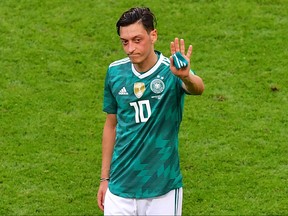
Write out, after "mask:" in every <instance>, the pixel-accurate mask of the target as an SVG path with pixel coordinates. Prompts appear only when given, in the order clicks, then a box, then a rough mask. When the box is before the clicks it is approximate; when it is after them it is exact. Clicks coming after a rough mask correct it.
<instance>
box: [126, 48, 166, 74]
mask: <svg viewBox="0 0 288 216" xmlns="http://www.w3.org/2000/svg"><path fill="white" fill-rule="evenodd" d="M155 52H156V54H157V55H159V58H158V60H157V62H156V64H155V65H154V66H153V67H152V68H151V69H150V70H148V71H146V72H145V73H139V72H138V71H137V70H136V69H135V67H134V65H133V64H131V67H132V71H133V73H134V74H135V76H137V77H138V78H140V79H144V78H145V77H148V76H150V75H151V74H153V73H154V72H155V71H156V70H157V69H158V67H159V66H160V65H161V62H162V61H163V59H164V56H163V55H162V53H160V52H158V51H155Z"/></svg>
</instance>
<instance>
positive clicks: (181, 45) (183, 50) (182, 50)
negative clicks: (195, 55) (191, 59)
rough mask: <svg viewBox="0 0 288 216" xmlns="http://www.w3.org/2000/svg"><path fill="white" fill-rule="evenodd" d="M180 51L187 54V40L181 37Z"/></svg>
mask: <svg viewBox="0 0 288 216" xmlns="http://www.w3.org/2000/svg"><path fill="white" fill-rule="evenodd" d="M180 51H181V53H182V54H183V55H185V42H184V40H183V39H180Z"/></svg>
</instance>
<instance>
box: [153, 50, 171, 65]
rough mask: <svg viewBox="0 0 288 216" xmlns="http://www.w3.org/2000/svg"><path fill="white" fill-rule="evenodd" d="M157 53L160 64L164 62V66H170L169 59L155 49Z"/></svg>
mask: <svg viewBox="0 0 288 216" xmlns="http://www.w3.org/2000/svg"><path fill="white" fill-rule="evenodd" d="M155 52H156V53H157V55H158V56H159V61H160V62H161V64H164V65H165V66H168V67H170V59H169V58H168V57H166V56H164V55H163V54H162V53H161V52H159V51H156V50H155Z"/></svg>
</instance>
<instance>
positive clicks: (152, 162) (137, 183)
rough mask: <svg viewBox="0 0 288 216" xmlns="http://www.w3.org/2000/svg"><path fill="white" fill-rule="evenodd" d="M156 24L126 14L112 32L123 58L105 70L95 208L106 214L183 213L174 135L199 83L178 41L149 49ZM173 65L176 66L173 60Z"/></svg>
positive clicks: (145, 15) (146, 13)
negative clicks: (180, 62) (165, 48)
mask: <svg viewBox="0 0 288 216" xmlns="http://www.w3.org/2000/svg"><path fill="white" fill-rule="evenodd" d="M155 23H156V19H155V17H154V15H153V13H152V12H151V11H150V9H149V8H131V9H130V10H128V11H126V12H124V13H123V15H122V16H121V17H120V19H119V20H118V22H117V24H116V27H117V33H118V35H119V36H120V40H121V42H122V46H123V49H124V51H125V53H126V54H127V56H128V57H127V58H124V59H121V60H118V61H115V62H113V63H112V64H110V66H109V68H108V71H107V75H106V80H105V89H104V105H103V110H104V112H106V113H107V117H106V122H105V124H104V129H103V139H102V170H101V178H100V187H99V190H98V195H97V197H98V206H99V208H100V209H101V210H104V214H105V215H181V211H182V193H183V192H182V175H181V173H180V166H179V157H178V132H179V127H180V122H181V120H182V111H183V103H184V95H185V94H189V95H191V94H194V95H200V94H202V92H203V91H204V84H203V82H202V79H201V78H200V77H199V76H196V75H195V74H194V73H193V72H192V71H191V70H190V56H191V54H192V46H191V45H190V46H189V48H188V51H187V53H185V44H184V40H182V39H181V40H180V41H179V39H178V38H175V40H174V41H173V42H171V44H170V49H171V54H172V55H173V54H174V53H176V52H180V53H181V54H182V56H183V57H184V58H185V60H186V61H187V62H188V65H187V66H185V67H182V68H180V69H177V68H176V67H175V64H174V60H173V57H172V56H171V57H170V59H169V58H166V57H164V56H163V55H162V54H161V53H160V52H159V51H155V50H154V44H155V42H156V41H157V30H156V29H155V28H154V25H155ZM175 63H176V62H175Z"/></svg>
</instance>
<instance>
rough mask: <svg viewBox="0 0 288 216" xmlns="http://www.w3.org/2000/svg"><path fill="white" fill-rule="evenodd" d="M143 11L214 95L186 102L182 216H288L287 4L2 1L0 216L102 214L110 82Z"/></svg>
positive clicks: (254, 0)
mask: <svg viewBox="0 0 288 216" xmlns="http://www.w3.org/2000/svg"><path fill="white" fill-rule="evenodd" d="M128 2H129V3H128ZM138 5H140V6H141V5H145V6H149V7H150V8H151V9H152V10H153V11H154V13H155V14H156V16H157V18H158V26H157V29H158V33H159V40H158V43H157V45H156V48H157V49H158V50H161V51H162V52H163V53H164V54H165V55H169V43H170V41H171V40H173V38H174V37H176V36H177V37H181V38H184V39H185V40H186V42H190V43H192V44H193V47H194V49H193V51H194V53H193V57H192V67H193V69H194V70H195V71H196V73H197V74H198V75H199V76H201V77H202V78H203V80H204V82H205V86H206V90H205V93H204V94H203V95H202V96H201V97H186V101H185V113H184V118H183V119H184V120H183V122H182V126H181V132H180V143H181V145H180V157H181V166H182V172H183V175H184V184H185V186H184V206H183V215H287V214H288V205H287V203H288V187H287V185H288V157H287V155H288V148H287V144H288V90H287V85H288V76H287V72H288V64H287V59H288V48H287V35H288V15H287V14H288V1H287V0H243V1H236V0H191V1H188V0H187V1H180V2H178V1H171V0H162V1H152V0H150V1H148V0H143V1H141V4H139V2H138V1H135V0H131V1H112V0H107V1H102V0H101V1H100V0H83V1H76V0H71V1H66V0H49V1H48V0H1V1H0V74H1V76H0V87H1V88H0V112H1V119H0V124H1V128H0V150H1V157H0V215H101V214H102V213H101V212H100V211H99V210H98V208H97V204H96V193H97V190H98V184H99V177H100V164H101V136H102V128H103V123H104V119H105V114H104V113H103V112H102V99H103V93H102V92H103V82H104V77H105V73H106V69H107V66H108V64H109V63H110V62H112V61H114V60H117V59H119V58H122V57H124V53H123V51H122V48H121V45H120V42H119V39H118V36H117V34H116V31H115V22H116V21H117V19H118V17H119V16H120V15H121V13H122V12H123V11H125V10H127V9H128V8H130V7H132V6H138Z"/></svg>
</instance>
